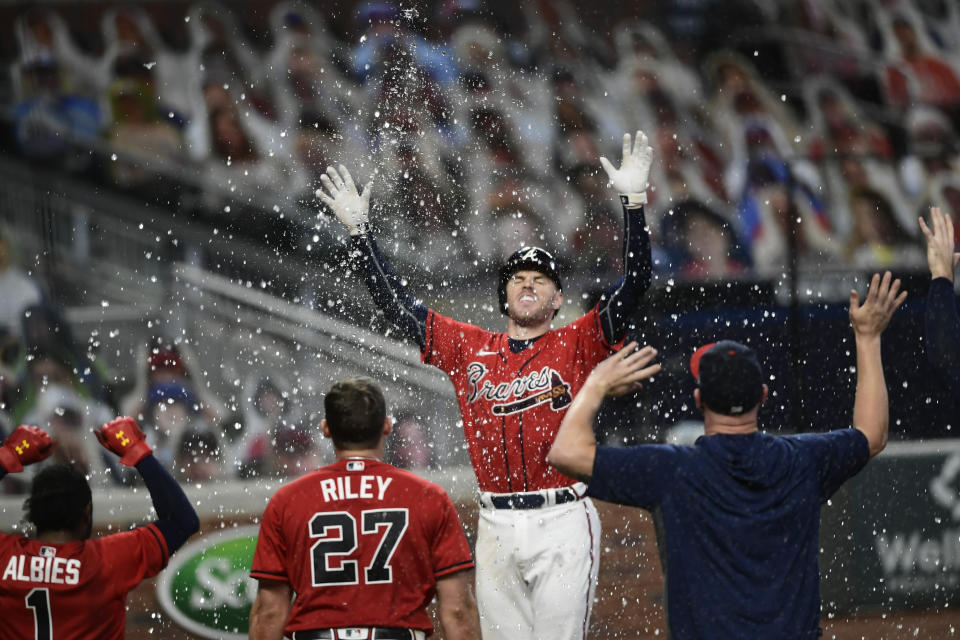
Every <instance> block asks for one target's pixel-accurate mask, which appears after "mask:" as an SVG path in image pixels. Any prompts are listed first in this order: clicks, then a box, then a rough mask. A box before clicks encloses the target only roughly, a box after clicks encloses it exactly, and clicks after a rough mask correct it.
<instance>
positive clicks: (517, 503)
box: [490, 487, 580, 509]
mask: <svg viewBox="0 0 960 640" xmlns="http://www.w3.org/2000/svg"><path fill="white" fill-rule="evenodd" d="M550 491H552V492H553V495H554V501H555V503H556V504H563V503H565V502H575V501H576V500H579V499H580V496H578V495H577V492H576V491H574V490H573V489H570V488H566V487H565V488H562V489H550ZM490 503H491V504H493V508H494V509H539V508H540V507H542V506H544V505H545V504H547V498H546V496H544V495H543V494H540V493H509V494H500V495H495V496H490Z"/></svg>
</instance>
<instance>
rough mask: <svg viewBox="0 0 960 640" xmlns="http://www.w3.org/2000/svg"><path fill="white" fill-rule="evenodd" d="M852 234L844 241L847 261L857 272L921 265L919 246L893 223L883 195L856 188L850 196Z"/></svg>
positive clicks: (921, 255) (921, 252) (889, 208)
mask: <svg viewBox="0 0 960 640" xmlns="http://www.w3.org/2000/svg"><path fill="white" fill-rule="evenodd" d="M850 199H851V203H850V211H851V212H852V214H853V232H852V233H851V235H850V238H849V239H848V240H847V245H846V247H845V252H846V256H847V260H848V261H849V263H850V264H851V265H852V266H854V267H855V268H859V269H890V268H895V267H899V268H901V269H902V268H908V267H919V266H923V264H925V262H924V261H925V260H926V257H925V254H924V252H923V250H922V248H921V246H920V245H919V244H918V243H917V242H916V241H915V240H914V239H913V238H912V237H911V235H910V233H909V232H907V230H906V229H904V228H903V226H901V225H900V223H899V222H898V221H897V216H896V215H895V214H894V212H893V206H892V205H891V204H890V201H889V200H887V199H886V198H885V197H884V196H883V194H881V193H879V192H877V191H874V190H872V189H857V190H855V191H853V192H852V193H851V194H850Z"/></svg>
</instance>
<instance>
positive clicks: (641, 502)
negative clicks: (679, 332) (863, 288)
mask: <svg viewBox="0 0 960 640" xmlns="http://www.w3.org/2000/svg"><path fill="white" fill-rule="evenodd" d="M899 288H900V281H899V280H896V281H894V282H893V283H892V284H891V276H890V273H889V272H887V273H886V274H885V275H884V276H883V279H882V280H881V278H880V276H879V275H874V276H873V279H872V281H871V283H870V289H869V292H868V294H867V297H866V300H865V301H864V302H863V304H860V299H859V296H858V295H857V293H856V292H855V291H851V293H850V321H851V324H852V325H853V332H854V337H855V340H856V351H857V390H856V398H855V400H854V406H853V427H854V428H852V429H839V430H836V431H830V432H827V433H816V434H814V433H809V434H800V435H792V436H780V437H777V436H772V435H768V434H766V433H763V432H761V431H759V430H758V425H757V411H758V410H759V408H760V404H761V403H762V402H763V401H764V399H766V397H767V385H765V384H764V383H763V372H762V370H761V367H760V364H759V361H758V360H757V357H756V355H754V352H753V351H752V350H751V349H749V348H748V347H746V346H744V345H742V344H740V343H738V342H733V341H729V340H727V341H722V342H717V343H715V344H711V345H706V346H704V347H701V348H700V349H698V350H697V352H696V353H695V354H694V355H693V357H692V358H691V361H690V369H691V372H692V373H693V376H694V377H695V378H696V379H697V383H698V388H697V389H696V390H695V391H694V400H695V402H696V405H697V407H698V408H700V409H701V410H702V411H703V415H704V434H705V435H704V436H702V437H700V438H698V439H697V441H696V442H695V443H694V444H693V445H692V446H673V445H659V444H657V445H653V444H651V445H638V446H634V447H624V448H610V447H604V446H599V447H598V446H597V444H596V441H595V440H594V437H593V429H592V425H593V420H594V418H595V417H596V414H597V410H598V409H599V407H600V404H601V402H602V401H603V399H604V397H606V396H610V395H617V394H621V393H623V392H625V391H627V390H629V389H633V388H635V387H636V386H637V385H638V384H640V381H642V380H644V379H646V378H649V377H650V376H652V375H654V374H655V373H656V372H657V371H658V370H659V365H651V364H650V363H651V361H652V360H653V358H654V357H655V356H656V351H655V350H654V349H653V348H651V347H644V348H643V349H641V350H639V351H637V350H635V349H636V344H635V343H631V344H628V345H627V346H626V347H625V348H624V349H623V350H622V351H620V352H619V353H617V354H614V355H613V356H611V357H610V358H608V359H607V360H606V361H604V362H603V363H602V364H600V365H599V366H598V367H597V368H596V369H594V371H593V373H592V374H591V375H590V377H589V378H588V379H587V381H586V383H585V384H584V386H583V389H582V390H581V391H580V393H579V394H578V395H577V397H576V398H575V399H574V401H573V405H572V406H571V407H570V409H569V410H568V411H567V415H566V416H565V417H564V420H563V425H562V426H561V427H560V433H558V434H557V438H556V441H555V442H554V445H553V448H552V449H551V451H550V454H549V460H550V462H551V464H554V465H556V466H557V467H558V468H559V469H560V470H561V471H563V472H564V473H568V474H570V475H573V476H576V477H578V478H581V479H582V480H584V481H588V482H589V483H590V485H589V489H588V490H587V493H588V495H591V496H594V497H596V498H599V499H601V500H606V501H609V502H615V503H618V504H623V505H629V506H636V507H641V508H643V509H647V510H649V511H651V512H652V513H653V515H654V518H655V520H656V521H657V523H658V527H657V537H658V545H659V547H660V554H661V559H662V565H663V569H664V574H665V576H666V582H667V585H666V608H667V626H668V629H669V635H670V637H671V638H674V639H675V640H685V639H688V638H696V639H699V640H703V639H709V638H717V639H718V640H719V639H721V638H722V639H723V640H731V639H739V638H742V639H744V640H746V639H748V638H749V639H750V640H754V639H756V638H771V639H774V638H776V639H779V638H783V639H786V638H817V637H819V636H820V630H819V617H820V575H819V569H818V567H817V552H818V535H819V529H820V505H821V504H823V503H824V502H826V500H827V499H828V498H829V497H830V496H831V495H832V494H833V493H834V492H835V491H836V490H837V489H839V488H840V485H842V484H843V483H844V482H845V481H846V480H848V479H849V478H851V477H852V476H853V475H855V474H856V473H857V472H858V471H860V469H861V468H863V466H864V465H865V464H866V463H867V461H868V460H869V459H870V458H871V457H873V456H875V455H877V454H878V453H880V451H882V450H883V448H884V446H885V445H886V442H887V426H888V419H889V418H888V411H889V407H888V400H887V388H886V384H885V382H884V377H883V366H882V363H881V358H880V334H881V333H882V332H883V330H884V328H886V326H887V324H888V323H889V322H890V318H891V316H892V315H893V312H894V311H895V310H896V309H897V307H899V306H900V304H901V303H902V302H903V300H904V299H905V298H906V293H901V294H900V295H897V292H898V290H899Z"/></svg>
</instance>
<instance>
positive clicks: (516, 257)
mask: <svg viewBox="0 0 960 640" xmlns="http://www.w3.org/2000/svg"><path fill="white" fill-rule="evenodd" d="M524 270H529V271H536V272H538V273H542V274H543V275H545V276H547V277H548V278H550V279H551V280H553V284H555V285H557V289H558V290H559V291H563V282H562V281H561V280H560V271H559V270H558V269H557V261H556V260H554V258H553V256H552V255H550V252H549V251H547V250H546V249H541V248H540V247H523V248H522V249H520V250H519V251H516V252H514V254H513V255H511V256H510V257H509V258H507V261H506V262H505V263H504V265H503V266H502V267H500V279H499V284H498V286H497V295H498V296H499V298H500V312H501V313H503V314H504V315H506V313H507V282H508V281H509V280H510V278H511V277H513V274H515V273H516V272H517V271H524ZM553 315H557V312H554V314H553Z"/></svg>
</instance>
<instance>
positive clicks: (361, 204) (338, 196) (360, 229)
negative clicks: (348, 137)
mask: <svg viewBox="0 0 960 640" xmlns="http://www.w3.org/2000/svg"><path fill="white" fill-rule="evenodd" d="M320 182H321V183H322V184H323V186H324V187H325V188H326V190H327V191H326V192H324V190H323V189H317V190H316V192H315V193H316V196H317V197H318V198H320V201H321V202H323V204H325V205H327V206H328V207H330V210H331V211H333V213H334V215H336V216H337V220H339V221H340V222H341V223H343V226H345V227H346V228H347V231H349V232H350V235H352V236H358V235H361V234H364V233H366V232H367V231H369V230H370V220H369V212H370V188H371V187H372V186H373V182H368V183H367V184H366V185H365V186H364V187H363V193H358V192H357V187H356V185H354V184H353V178H352V177H351V176H350V172H349V171H347V168H346V167H345V166H343V165H340V172H339V173H337V170H336V169H334V168H333V167H327V173H326V174H324V175H321V176H320ZM328 193H329V195H327V194H328Z"/></svg>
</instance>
